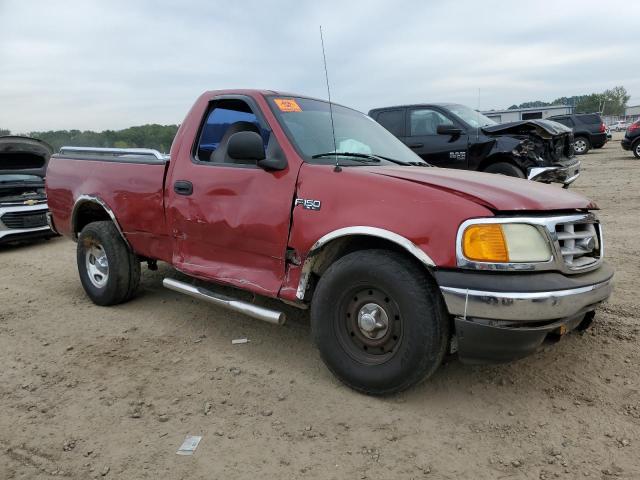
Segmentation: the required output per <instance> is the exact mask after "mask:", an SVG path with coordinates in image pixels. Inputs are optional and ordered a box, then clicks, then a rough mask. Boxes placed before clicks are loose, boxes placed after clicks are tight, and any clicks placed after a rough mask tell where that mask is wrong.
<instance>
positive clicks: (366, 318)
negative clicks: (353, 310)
mask: <svg viewBox="0 0 640 480" xmlns="http://www.w3.org/2000/svg"><path fill="white" fill-rule="evenodd" d="M358 327H359V328H360V333H362V335H364V336H365V337H367V338H370V339H372V340H377V339H379V338H382V337H384V335H385V334H386V333H387V330H388V329H389V317H388V316H387V313H386V312H385V311H384V308H382V307H381V306H380V305H378V304H377V303H367V304H365V305H363V306H362V308H361V309H360V311H359V312H358Z"/></svg>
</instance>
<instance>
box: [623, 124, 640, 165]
mask: <svg viewBox="0 0 640 480" xmlns="http://www.w3.org/2000/svg"><path fill="white" fill-rule="evenodd" d="M621 143H622V148H624V149H625V150H631V151H633V154H634V155H635V156H636V158H640V120H638V121H637V122H634V123H632V124H631V125H630V126H629V128H627V131H626V133H625V134H624V138H623V139H622V142H621Z"/></svg>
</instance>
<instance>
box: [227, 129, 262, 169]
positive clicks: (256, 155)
mask: <svg viewBox="0 0 640 480" xmlns="http://www.w3.org/2000/svg"><path fill="white" fill-rule="evenodd" d="M227 155H229V157H231V158H232V159H234V160H238V161H240V162H246V163H248V162H256V163H257V162H259V161H260V160H264V159H265V157H266V155H265V152H264V143H263V142H262V137H261V136H260V134H258V133H256V132H238V133H234V134H233V135H231V137H229V143H228V144H227Z"/></svg>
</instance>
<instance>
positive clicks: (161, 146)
mask: <svg viewBox="0 0 640 480" xmlns="http://www.w3.org/2000/svg"><path fill="white" fill-rule="evenodd" d="M177 131H178V125H158V124H155V123H154V124H149V125H140V126H137V127H129V128H125V129H123V130H103V131H102V132H94V131H92V130H49V131H46V132H29V133H25V134H24V135H26V136H28V137H33V138H38V139H40V140H43V141H45V142H47V143H48V144H49V145H51V146H52V147H53V151H54V152H57V151H58V150H60V147H62V146H79V147H103V148H155V149H156V150H158V151H160V152H163V153H169V150H170V149H171V142H173V137H175V136H176V132H177ZM10 134H11V132H10V131H9V130H7V129H0V136H2V135H10Z"/></svg>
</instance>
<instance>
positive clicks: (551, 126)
mask: <svg viewBox="0 0 640 480" xmlns="http://www.w3.org/2000/svg"><path fill="white" fill-rule="evenodd" d="M482 131H483V132H484V133H485V134H487V135H503V134H523V133H527V132H532V131H533V132H536V133H537V134H538V135H540V136H541V137H542V138H551V137H554V136H556V135H562V134H564V133H571V132H572V130H571V129H570V128H569V127H566V126H564V125H563V124H561V123H558V122H554V121H552V120H519V121H517V122H508V123H499V124H498V125H489V126H487V127H482Z"/></svg>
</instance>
